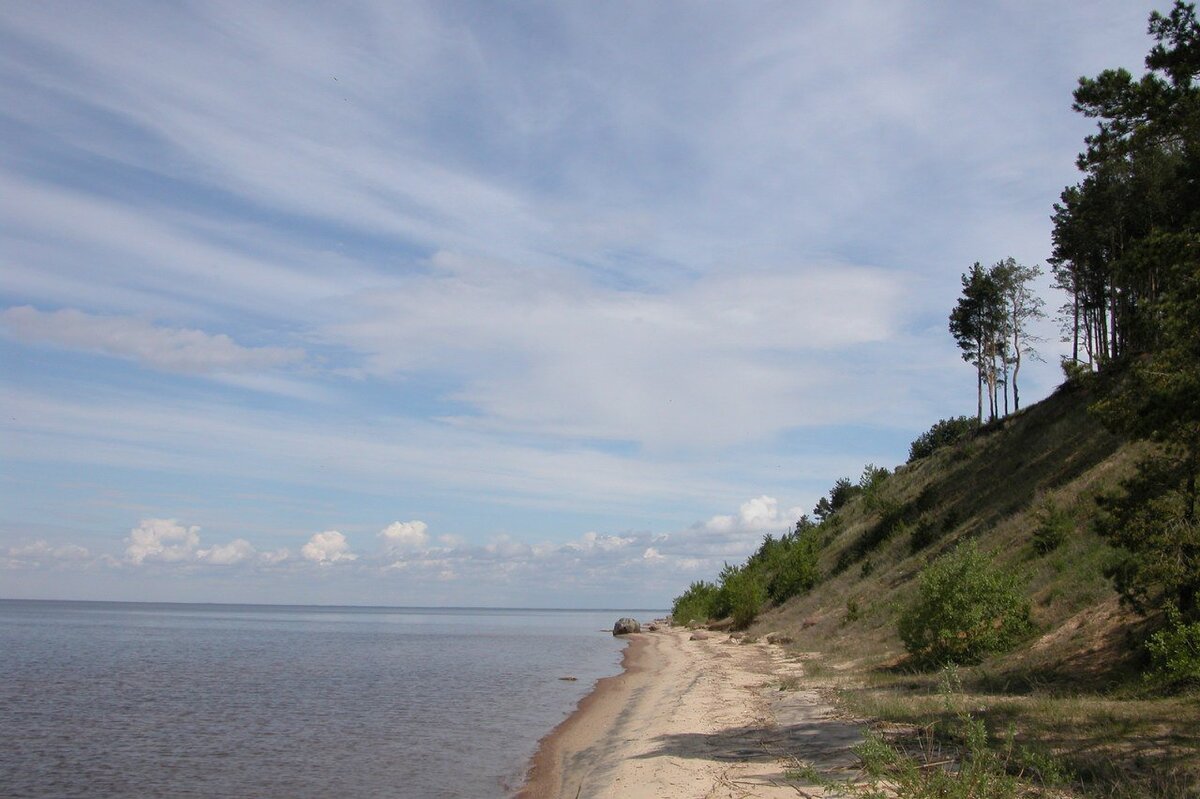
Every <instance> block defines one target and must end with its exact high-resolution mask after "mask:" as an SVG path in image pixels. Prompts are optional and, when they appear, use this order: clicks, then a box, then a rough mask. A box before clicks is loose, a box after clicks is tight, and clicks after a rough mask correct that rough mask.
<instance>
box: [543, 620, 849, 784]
mask: <svg viewBox="0 0 1200 799" xmlns="http://www.w3.org/2000/svg"><path fill="white" fill-rule="evenodd" d="M704 635H707V636H708V637H707V638H705V639H703V640H691V639H692V634H691V633H690V632H688V631H686V630H679V629H669V630H665V631H661V632H655V633H643V634H641V635H638V636H634V640H633V641H632V642H631V644H630V647H629V649H628V650H627V652H626V659H625V666H626V668H625V672H624V673H623V674H621V675H618V676H616V677H611V678H608V679H607V680H602V681H601V682H600V684H599V685H597V688H596V690H595V691H594V692H593V693H592V694H591V695H590V696H589V697H588V698H587V699H586V700H584V702H583V704H582V705H581V706H580V709H579V711H577V712H576V713H575V714H573V715H572V716H571V717H570V718H569V719H568V720H567V721H565V722H564V723H563V724H562V725H561V726H560V727H559V728H558V729H557V730H555V732H554V733H553V734H552V735H551V736H550V737H549V738H547V739H546V741H544V742H543V746H542V749H541V751H540V753H539V755H538V758H537V759H536V760H535V762H534V770H533V772H532V775H531V779H530V783H529V785H528V786H527V787H526V789H525V791H524V792H523V793H522V794H521V797H520V799H684V798H685V797H686V798H687V799H701V798H703V799H718V798H719V799H733V798H734V797H739V798H740V797H766V798H767V799H772V798H773V797H796V796H823V795H824V794H822V792H821V790H820V789H819V788H816V787H815V786H812V785H807V784H805V782H803V781H796V780H794V779H791V780H789V779H785V776H784V772H785V771H786V770H788V769H794V768H795V767H796V766H797V764H798V763H805V764H810V765H812V766H814V767H815V768H817V769H818V770H819V771H821V772H822V773H824V774H826V775H827V776H831V777H846V776H848V772H849V771H850V770H852V769H853V766H854V764H855V763H856V762H857V760H856V758H855V757H854V755H853V754H852V753H851V752H850V751H849V747H851V746H853V745H854V744H855V743H857V742H858V741H859V740H860V737H859V731H858V728H857V727H855V726H853V725H850V724H847V723H845V722H843V721H840V720H838V719H836V718H835V717H834V714H833V710H832V708H830V707H829V706H828V705H827V704H825V703H824V702H823V701H822V700H821V698H820V696H819V695H818V694H817V692H816V691H811V690H803V689H802V690H794V691H780V690H778V684H779V680H780V678H782V677H785V676H788V675H795V676H800V678H801V684H803V677H802V666H801V664H800V662H799V661H797V660H793V659H789V658H787V657H786V655H785V654H784V652H783V650H782V649H781V648H780V647H776V646H770V645H767V644H749V645H742V644H737V643H736V642H733V641H730V640H729V638H728V636H726V635H723V634H717V633H705V634H704Z"/></svg>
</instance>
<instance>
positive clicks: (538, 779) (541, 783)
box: [513, 633, 648, 799]
mask: <svg viewBox="0 0 1200 799" xmlns="http://www.w3.org/2000/svg"><path fill="white" fill-rule="evenodd" d="M644 635H645V633H636V634H633V635H629V636H626V638H627V639H628V643H627V644H626V646H625V649H624V651H622V653H621V671H619V672H618V673H616V674H613V675H611V676H609V677H601V678H600V679H599V680H597V681H596V684H595V685H594V686H592V690H591V691H589V692H588V693H587V695H586V696H584V697H583V698H582V699H580V700H579V703H578V704H577V705H576V706H575V709H574V710H572V711H571V713H570V715H568V716H567V717H566V718H565V719H563V720H562V721H560V722H559V723H558V725H557V726H556V727H555V728H554V729H553V730H551V731H550V732H549V733H547V734H546V735H545V736H544V737H543V738H542V739H541V740H540V741H538V745H537V751H536V752H534V755H533V758H532V759H531V760H530V763H529V768H528V769H527V770H526V773H525V784H524V785H522V786H521V789H520V791H518V792H517V794H516V796H515V797H514V798H513V799H557V797H558V796H559V795H561V793H562V786H563V783H564V776H565V775H564V773H563V772H564V765H563V760H564V758H565V757H566V756H567V755H568V754H569V753H570V752H572V751H576V750H578V749H580V748H583V747H584V746H586V744H587V743H588V742H590V741H592V740H594V739H595V738H596V737H598V731H597V730H596V729H595V728H596V727H597V726H604V727H608V726H611V724H612V722H614V721H615V716H614V715H613V710H614V708H616V709H618V710H619V708H620V706H621V705H623V704H624V702H623V700H624V699H625V698H626V697H627V696H628V694H629V692H630V690H631V685H630V681H631V680H632V679H634V678H636V677H638V676H639V675H642V674H644V673H645V672H646V670H647V668H648V666H647V663H646V662H645V661H646V648H647V642H646V641H645V640H644V638H643V636H644Z"/></svg>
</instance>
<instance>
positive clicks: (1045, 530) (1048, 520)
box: [1033, 499, 1075, 555]
mask: <svg viewBox="0 0 1200 799" xmlns="http://www.w3.org/2000/svg"><path fill="white" fill-rule="evenodd" d="M1036 519H1037V527H1036V528H1034V531H1033V550H1034V552H1037V553H1038V554H1039V555H1045V554H1047V553H1049V552H1053V551H1054V550H1056V549H1058V548H1059V547H1060V546H1062V544H1063V542H1064V541H1066V540H1067V536H1069V535H1070V534H1071V533H1073V532H1074V531H1075V519H1074V518H1072V516H1071V514H1070V512H1068V511H1067V510H1066V509H1065V508H1060V507H1059V506H1058V505H1056V504H1055V503H1054V501H1053V500H1049V499H1047V500H1045V501H1044V502H1042V504H1041V506H1040V507H1039V508H1038V510H1037V514H1036Z"/></svg>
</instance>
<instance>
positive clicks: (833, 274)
mask: <svg viewBox="0 0 1200 799" xmlns="http://www.w3.org/2000/svg"><path fill="white" fill-rule="evenodd" d="M432 266H433V267H434V271H433V272H432V273H431V274H428V275H416V276H412V277H409V278H407V279H405V281H404V283H405V285H403V286H402V287H400V288H398V289H396V290H391V291H373V292H371V293H369V294H364V295H362V296H360V297H356V298H354V300H353V305H352V307H353V308H354V309H355V310H354V315H353V319H351V320H348V321H345V322H341V323H336V324H331V325H328V326H327V327H326V328H325V330H324V331H323V337H324V338H325V339H326V340H327V341H328V342H330V343H332V344H336V345H338V346H342V347H347V348H349V349H350V350H352V351H355V352H359V353H363V354H364V355H365V356H366V361H365V369H366V371H367V372H368V373H369V374H372V375H375V376H380V377H384V378H388V379H398V378H405V377H408V376H411V375H413V374H421V373H433V374H439V375H443V376H445V377H446V378H449V379H451V380H452V381H453V382H454V383H456V384H460V385H461V386H462V387H461V388H460V389H458V390H457V391H456V392H455V394H454V395H453V398H454V399H456V400H458V401H460V402H462V403H466V404H467V405H468V406H469V407H470V408H471V409H472V413H470V414H469V415H464V416H460V417H457V418H455V419H453V421H454V422H455V423H456V424H459V425H463V426H468V427H472V428H477V429H481V430H484V431H488V432H495V431H501V432H506V431H517V432H523V433H536V434H538V435H542V436H564V437H581V438H600V439H606V440H621V441H635V442H639V443H645V444H649V445H651V446H656V447H657V446H675V447H707V446H720V445H727V444H730V443H738V442H745V441H753V440H757V439H760V438H762V437H763V436H766V435H770V434H773V433H777V432H779V431H780V430H783V429H786V428H789V427H796V426H800V425H811V424H814V423H819V422H828V421H837V420H842V419H846V418H848V417H849V416H850V415H851V414H854V413H857V412H859V409H860V406H861V405H863V404H864V403H871V404H873V403H880V404H881V403H883V402H884V401H885V400H884V399H882V398H880V397H879V393H878V392H875V393H871V392H866V391H860V392H858V394H856V395H855V396H856V397H858V399H856V400H855V401H854V402H848V401H847V399H846V397H847V395H848V394H850V389H851V386H850V385H843V386H838V385H836V383H837V380H834V379H833V378H831V377H829V376H828V374H829V370H828V369H826V368H823V366H824V364H825V363H826V361H827V360H836V359H838V358H841V357H842V356H841V355H840V353H843V352H844V351H845V350H846V349H847V348H851V347H862V346H868V345H872V344H878V343H881V342H884V341H888V342H893V344H894V342H895V339H896V338H897V337H898V335H899V332H900V328H901V325H902V322H903V318H902V317H903V315H904V313H906V310H905V309H907V308H909V307H910V306H909V304H908V303H907V302H905V301H904V295H905V292H906V290H905V289H904V288H903V281H902V280H901V278H900V276H899V275H895V274H889V273H888V272H886V271H883V270H879V269H869V268H864V267H856V266H850V265H843V264H839V265H822V264H817V265H812V264H798V265H797V266H796V267H795V268H793V269H789V270H788V271H763V270H753V269H747V270H744V271H742V272H740V273H738V274H736V275H732V276H724V275H712V276H704V277H700V278H698V279H695V280H692V281H685V282H683V283H682V284H680V285H676V286H673V287H672V288H671V290H669V291H662V290H655V291H646V290H629V289H614V288H605V287H601V286H599V285H596V283H595V282H594V281H592V280H590V279H588V278H586V277H584V276H581V275H572V274H570V273H564V272H563V271H562V270H554V269H536V268H531V267H523V266H519V265H517V264H505V263H498V262H492V261H481V260H478V259H470V258H466V257H463V256H461V255H456V254H452V253H447V252H442V253H439V254H438V255H436V256H435V257H434V258H433V259H432ZM531 286H537V290H536V291H530V287H531ZM806 367H808V368H806ZM890 368H893V369H894V368H897V367H896V366H892V367H890ZM874 378H875V379H876V380H877V379H879V376H878V375H875V376H874ZM840 380H842V381H843V382H845V379H844V378H840Z"/></svg>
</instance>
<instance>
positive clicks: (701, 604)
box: [671, 580, 717, 624]
mask: <svg viewBox="0 0 1200 799" xmlns="http://www.w3.org/2000/svg"><path fill="white" fill-rule="evenodd" d="M716 595H717V587H716V586H715V585H713V584H712V583H710V582H706V581H704V580H697V581H696V582H694V583H692V584H691V586H690V587H689V588H688V590H687V591H684V592H683V593H682V594H680V595H679V596H677V597H675V602H674V604H673V605H672V606H671V616H672V618H674V620H675V623H676V624H687V623H688V622H693V621H698V622H702V623H703V622H706V621H708V620H709V619H710V618H712V617H713V612H712V609H713V601H714V600H715V599H716Z"/></svg>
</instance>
